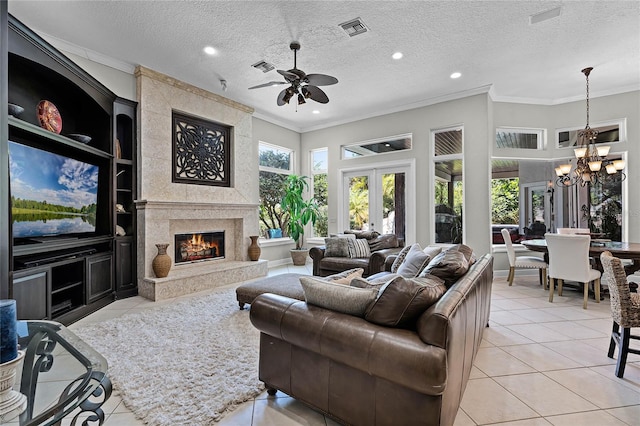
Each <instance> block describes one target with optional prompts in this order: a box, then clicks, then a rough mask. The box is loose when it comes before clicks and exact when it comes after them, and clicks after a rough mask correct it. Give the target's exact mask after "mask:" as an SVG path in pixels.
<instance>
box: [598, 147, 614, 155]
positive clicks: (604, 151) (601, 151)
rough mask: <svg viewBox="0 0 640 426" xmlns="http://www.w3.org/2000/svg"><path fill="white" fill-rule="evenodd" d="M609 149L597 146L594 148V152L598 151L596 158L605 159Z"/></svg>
mask: <svg viewBox="0 0 640 426" xmlns="http://www.w3.org/2000/svg"><path fill="white" fill-rule="evenodd" d="M610 149H611V147H610V146H609V145H599V146H596V150H597V151H598V156H600V157H606V156H607V154H609V150H610Z"/></svg>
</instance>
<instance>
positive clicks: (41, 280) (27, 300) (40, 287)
mask: <svg viewBox="0 0 640 426" xmlns="http://www.w3.org/2000/svg"><path fill="white" fill-rule="evenodd" d="M48 288H49V270H41V271H38V272H32V271H29V273H28V274H24V273H16V274H15V275H14V276H13V298H14V299H16V309H17V313H18V319H21V320H22V319H32V320H41V319H48V318H49V309H48V306H49V303H48V298H49V290H48Z"/></svg>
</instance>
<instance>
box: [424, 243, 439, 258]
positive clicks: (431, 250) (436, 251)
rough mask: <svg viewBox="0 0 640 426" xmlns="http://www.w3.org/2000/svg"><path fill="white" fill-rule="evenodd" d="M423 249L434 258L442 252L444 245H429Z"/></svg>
mask: <svg viewBox="0 0 640 426" xmlns="http://www.w3.org/2000/svg"><path fill="white" fill-rule="evenodd" d="M422 251H424V252H425V253H426V254H428V255H429V257H430V258H431V259H433V258H434V257H436V256H437V255H439V254H440V252H441V251H442V247H440V246H428V247H425V248H424V250H422Z"/></svg>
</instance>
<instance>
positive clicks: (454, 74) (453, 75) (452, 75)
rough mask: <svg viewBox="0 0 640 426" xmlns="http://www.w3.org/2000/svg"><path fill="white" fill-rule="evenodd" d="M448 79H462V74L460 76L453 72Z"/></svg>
mask: <svg viewBox="0 0 640 426" xmlns="http://www.w3.org/2000/svg"><path fill="white" fill-rule="evenodd" d="M449 77H451V78H460V77H462V74H460V73H459V72H457V71H456V72H454V73H453V74H451V75H450V76H449Z"/></svg>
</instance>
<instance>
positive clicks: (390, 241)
mask: <svg viewBox="0 0 640 426" xmlns="http://www.w3.org/2000/svg"><path fill="white" fill-rule="evenodd" d="M367 242H368V243H369V248H370V249H371V251H378V250H382V249H386V248H394V247H398V237H397V236H396V235H395V234H382V235H380V236H378V237H376V238H373V239H370V240H367Z"/></svg>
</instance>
